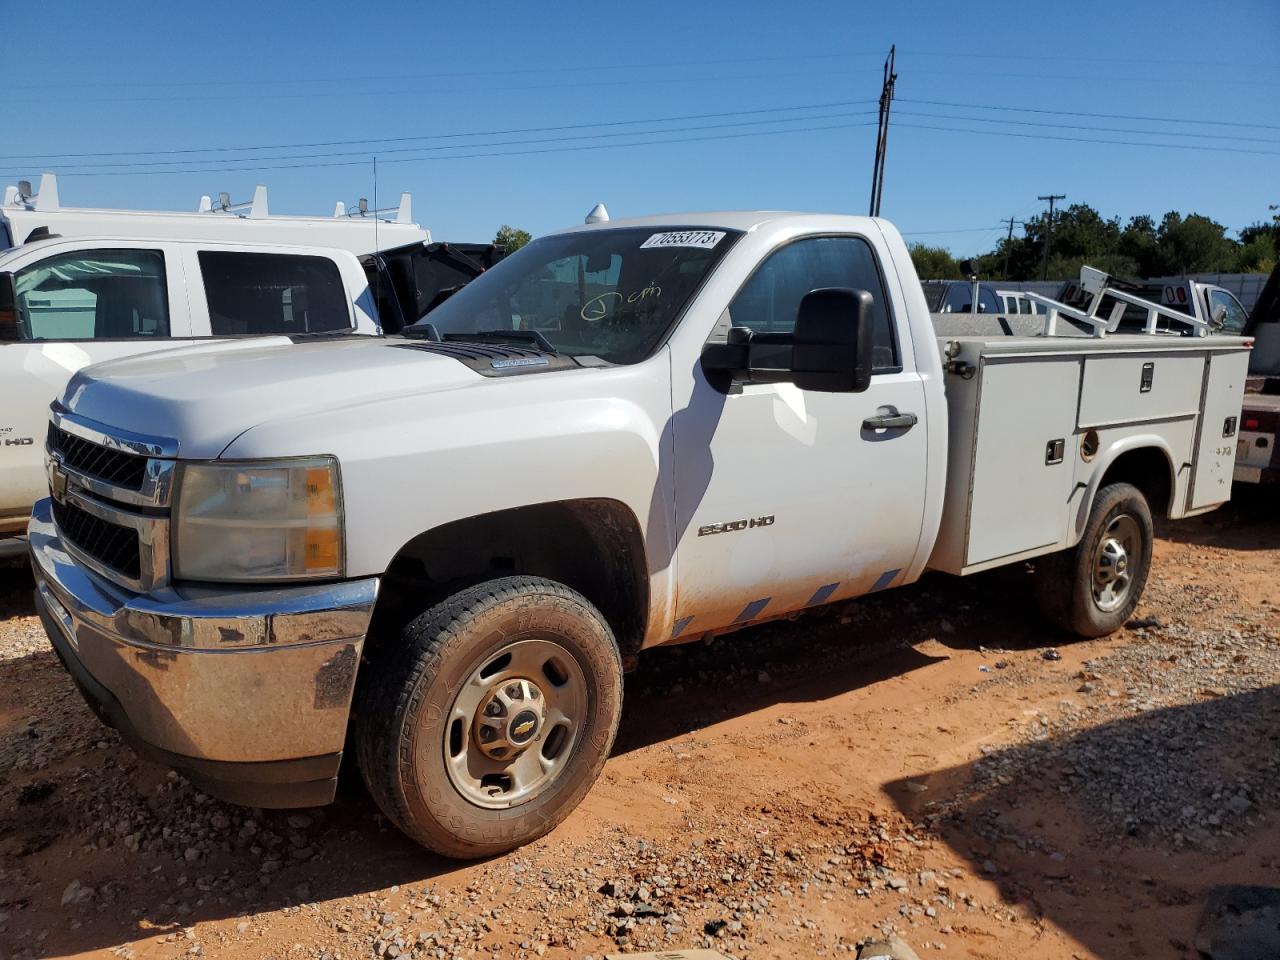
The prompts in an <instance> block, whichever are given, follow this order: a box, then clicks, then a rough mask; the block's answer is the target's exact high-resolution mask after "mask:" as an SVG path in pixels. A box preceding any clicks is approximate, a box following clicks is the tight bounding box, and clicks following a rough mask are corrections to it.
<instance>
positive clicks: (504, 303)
mask: <svg viewBox="0 0 1280 960" xmlns="http://www.w3.org/2000/svg"><path fill="white" fill-rule="evenodd" d="M739 236H741V231H737V230H721V229H709V228H702V227H679V228H670V227H667V228H662V229H655V228H652V227H645V228H632V227H627V228H618V229H604V230H586V231H582V232H579V233H568V234H559V235H556V236H550V237H544V238H542V239H540V240H535V241H534V242H532V243H530V244H528V245H527V246H525V247H523V248H521V249H520V250H518V251H517V252H516V253H514V254H512V255H511V256H510V257H507V258H506V259H505V260H503V261H502V262H501V263H499V264H498V265H497V266H495V267H494V268H493V269H491V270H488V271H486V272H485V273H483V274H481V275H480V276H479V277H477V278H476V279H475V280H472V281H471V282H470V283H469V284H467V285H466V286H465V287H463V288H462V289H461V290H459V291H458V292H457V293H456V294H454V295H453V296H452V297H450V298H449V299H448V300H446V301H445V302H444V303H442V304H441V305H440V306H438V307H436V308H435V309H434V310H432V311H431V313H430V314H428V315H427V316H426V317H425V318H424V319H423V321H421V323H422V324H425V323H426V322H430V323H431V324H433V325H434V326H435V328H436V330H437V331H438V332H439V333H440V335H441V336H443V337H445V338H447V339H450V340H454V339H459V340H461V339H466V337H467V335H469V334H472V335H476V336H477V337H480V336H483V338H484V339H486V340H491V339H493V337H494V336H495V335H498V334H499V332H500V331H505V330H510V331H513V334H514V336H513V337H512V340H513V341H517V340H519V341H527V340H532V339H534V338H532V337H531V336H530V334H531V333H536V334H541V335H542V337H544V338H545V339H546V340H547V341H548V342H549V343H550V344H551V345H552V346H553V347H554V348H555V349H556V350H557V351H558V352H559V353H563V354H567V355H569V356H595V357H599V358H601V359H602V360H607V361H609V362H610V363H635V362H637V361H639V360H643V359H644V358H645V357H647V356H648V355H649V354H650V353H651V352H653V350H654V348H655V347H657V345H658V344H659V343H661V342H662V339H663V338H664V337H665V336H666V334H667V331H668V330H670V328H671V326H672V324H673V323H675V321H676V319H677V318H678V317H679V315H680V311H681V310H682V309H683V308H684V305H685V304H686V303H688V301H689V299H690V298H691V297H692V296H693V294H694V293H695V292H696V291H697V289H698V287H699V286H700V285H701V283H702V281H703V280H704V279H705V278H706V277H707V275H708V274H709V273H710V272H711V269H712V268H713V267H714V266H715V265H716V263H718V262H719V260H720V258H721V257H723V256H724V254H725V251H726V250H728V249H729V247H731V246H732V245H733V244H734V242H736V241H737V239H738V237H739ZM407 332H411V333H412V332H414V331H413V328H407ZM522 333H523V336H522V335H521V334H522Z"/></svg>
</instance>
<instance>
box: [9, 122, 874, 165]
mask: <svg viewBox="0 0 1280 960" xmlns="http://www.w3.org/2000/svg"><path fill="white" fill-rule="evenodd" d="M869 126H872V123H871V122H870V121H868V122H866V123H835V124H828V125H825V126H816V127H792V128H790V129H786V130H751V131H748V132H745V133H722V134H712V135H710V136H705V137H675V138H671V139H665V140H641V141H638V142H636V143H591V144H580V145H578V146H572V147H543V148H539V149H534V150H510V151H506V152H497V153H458V154H450V155H448V156H434V157H399V158H396V159H394V160H384V161H382V162H383V163H384V164H387V163H419V162H425V161H432V160H477V159H485V158H490V157H521V156H530V155H533V154H541V153H572V152H577V151H582V150H617V149H621V148H624V147H647V146H657V145H660V144H669V143H696V142H701V141H706V140H737V139H740V138H742V137H768V136H776V135H778V134H793V133H812V132H815V131H821V130H851V129H854V128H856V127H869ZM459 149H465V148H459ZM367 162H368V161H367V159H362V160H338V161H333V162H329V163H292V164H280V165H277V166H260V167H209V168H204V169H200V170H146V171H142V172H143V173H145V174H147V175H152V176H162V175H173V174H197V173H246V172H255V173H256V172H260V171H265V170H299V169H304V168H307V169H310V168H316V167H354V166H364V165H365V164H366V163H367ZM137 175H138V174H137V173H134V172H132V171H127V170H111V171H105V172H101V173H86V172H80V173H77V174H76V176H81V177H131V176H137ZM7 176H9V177H14V176H17V174H14V173H9V174H7Z"/></svg>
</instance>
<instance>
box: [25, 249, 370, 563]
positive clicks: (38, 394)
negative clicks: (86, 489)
mask: <svg viewBox="0 0 1280 960" xmlns="http://www.w3.org/2000/svg"><path fill="white" fill-rule="evenodd" d="M380 332H381V327H380V326H379V322H378V312H377V308H376V306H375V305H374V297H373V294H372V293H371V291H370V286H369V282H368V280H367V279H366V276H365V271H364V268H363V267H362V265H361V263H360V261H359V259H358V258H357V257H356V256H355V254H353V253H351V252H349V251H346V250H333V249H329V248H326V247H310V246H294V245H287V244H250V243H230V242H219V241H194V240H150V241H148V240H138V239H132V238H121V237H78V238H75V239H52V240H40V241H36V242H34V243H26V244H23V245H22V246H20V247H18V248H17V249H14V250H9V251H7V252H5V253H3V254H0V556H2V555H4V554H6V553H12V552H16V551H18V550H20V545H18V544H5V540H6V539H8V538H12V537H14V536H16V535H18V534H20V533H22V532H23V530H25V528H26V523H27V518H28V517H29V516H30V513H31V505H32V504H33V503H35V501H36V500H38V499H39V498H40V497H41V496H43V493H42V491H43V489H44V487H45V486H46V480H45V476H44V431H45V429H46V427H47V423H48V419H49V403H50V402H51V401H52V400H53V398H54V397H56V396H57V395H58V394H59V393H61V392H62V390H63V388H64V387H65V386H66V384H67V381H68V380H69V379H70V377H71V375H72V374H74V373H75V372H76V371H77V370H79V369H81V368H82V367H85V366H88V365H89V364H91V363H98V362H101V361H103V360H113V359H115V358H117V357H123V356H128V355H132V354H139V353H148V352H151V351H155V350H164V349H167V348H171V347H176V346H187V345H190V344H194V343H199V342H200V341H202V340H209V339H212V338H217V339H224V338H233V337H252V336H270V335H280V336H286V337H301V336H315V335H322V334H327V335H339V334H374V335H376V334H378V333H380Z"/></svg>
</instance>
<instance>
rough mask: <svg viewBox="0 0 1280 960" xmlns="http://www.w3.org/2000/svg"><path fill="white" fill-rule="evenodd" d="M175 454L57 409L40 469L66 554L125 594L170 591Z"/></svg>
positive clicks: (162, 444)
mask: <svg viewBox="0 0 1280 960" xmlns="http://www.w3.org/2000/svg"><path fill="white" fill-rule="evenodd" d="M177 453H178V444H177V442H176V441H173V440H166V439H163V438H157V437H147V436H141V435H139V434H135V433H131V432H129V431H125V430H115V429H112V428H110V427H107V426H105V425H103V424H100V423H96V422H94V421H91V420H86V419H84V418H82V417H78V416H77V415H75V414H73V413H71V412H70V411H67V410H65V409H63V408H62V407H61V406H60V405H59V404H54V406H53V414H52V423H51V424H50V426H49V435H48V457H47V458H46V461H45V463H46V468H47V469H48V472H49V492H50V494H51V496H52V500H53V507H52V512H53V520H54V525H55V526H56V527H57V528H58V532H59V535H60V537H61V539H62V541H63V545H64V546H65V548H66V550H67V552H68V553H70V554H71V555H72V556H73V557H74V558H75V559H76V560H78V561H79V562H80V563H82V564H84V565H85V566H86V567H88V568H89V569H91V570H94V571H95V572H97V573H98V574H100V575H101V576H103V577H105V578H107V579H108V580H112V581H114V582H115V583H117V584H119V585H120V586H123V587H127V588H129V589H130V590H136V591H139V592H142V593H147V592H150V591H152V590H155V589H158V588H160V587H164V586H166V585H168V583H169V506H170V503H171V502H172V497H173V480H174V477H175V475H176V470H177V459H176V456H177Z"/></svg>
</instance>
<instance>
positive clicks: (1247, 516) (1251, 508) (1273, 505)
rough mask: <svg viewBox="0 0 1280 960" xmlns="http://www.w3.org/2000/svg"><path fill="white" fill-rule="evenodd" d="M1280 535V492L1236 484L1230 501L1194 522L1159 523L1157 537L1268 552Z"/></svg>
mask: <svg viewBox="0 0 1280 960" xmlns="http://www.w3.org/2000/svg"><path fill="white" fill-rule="evenodd" d="M1277 535H1280V489H1277V488H1276V487H1275V486H1261V485H1259V484H1253V483H1237V484H1235V485H1233V486H1232V488H1231V500H1230V501H1229V502H1228V503H1225V504H1223V505H1222V506H1221V507H1219V508H1218V509H1217V510H1215V511H1213V512H1212V513H1207V514H1205V515H1204V516H1202V517H1197V518H1195V519H1193V520H1179V521H1168V520H1163V521H1162V520H1157V521H1156V536H1158V537H1160V538H1162V539H1165V540H1170V541H1173V542H1174V543H1195V544H1199V545H1200V546H1203V547H1225V548H1227V549H1231V550H1265V549H1268V548H1271V547H1274V546H1275V545H1276V537H1277Z"/></svg>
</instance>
